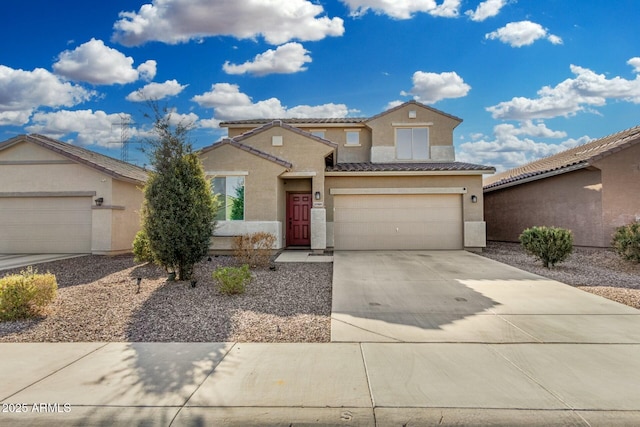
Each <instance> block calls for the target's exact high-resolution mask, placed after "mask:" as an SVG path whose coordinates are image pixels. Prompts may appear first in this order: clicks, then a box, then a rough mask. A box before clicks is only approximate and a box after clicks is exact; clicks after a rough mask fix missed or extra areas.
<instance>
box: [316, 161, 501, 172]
mask: <svg viewBox="0 0 640 427" xmlns="http://www.w3.org/2000/svg"><path fill="white" fill-rule="evenodd" d="M326 171H327V172H433V171H443V172H455V171H482V172H488V173H489V172H494V171H495V168H493V167H491V166H483V165H474V164H472V163H463V162H429V163H426V162H425V163H371V162H362V163H338V164H336V165H334V166H328V167H327V169H326Z"/></svg>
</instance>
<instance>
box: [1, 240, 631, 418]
mask: <svg viewBox="0 0 640 427" xmlns="http://www.w3.org/2000/svg"><path fill="white" fill-rule="evenodd" d="M424 255H426V256H424ZM334 256H335V259H334V275H335V277H334V298H335V299H334V319H333V322H334V325H335V326H336V335H335V336H334V339H338V338H339V339H342V340H345V342H332V343H323V344H261V343H27V344H9V343H2V344H0V378H2V381H1V382H0V402H1V403H2V409H3V412H0V425H23V424H24V425H42V426H45V425H47V426H48V425H161V426H169V425H172V426H191V425H198V426H199V425H241V426H265V425H296V424H307V425H355V426H374V425H381V426H387V425H420V426H421V425H510V426H512V425H513V426H516V425H572V426H573V425H579V426H589V425H591V426H595V425H606V426H612V425H613V426H615V425H640V339H639V338H640V337H639V336H638V330H640V311H637V310H634V309H630V308H629V307H626V306H622V305H619V304H616V303H613V302H610V301H608V300H605V299H602V298H600V297H596V296H591V295H589V294H584V295H583V294H582V293H581V292H580V291H577V290H575V289H573V288H571V287H568V286H566V285H562V284H560V283H557V282H553V281H549V280H546V279H543V278H540V277H539V276H535V275H529V273H524V272H520V271H519V270H517V269H512V268H511V267H507V266H503V265H502V264H499V263H496V262H494V261H490V260H487V259H484V258H481V257H479V256H476V255H473V254H467V253H464V252H450V253H442V254H440V253H438V254H436V253H430V252H429V253H426V252H425V253H375V252H370V253H351V252H349V253H343V252H337V253H335V254H334ZM368 258H370V259H369V260H367V259H368ZM392 260H393V261H392ZM394 265H397V266H402V265H404V268H400V267H397V266H395V267H394ZM461 265H462V266H464V268H462V267H460V266H461ZM396 270H399V272H401V273H402V275H401V276H398V271H396ZM368 271H370V273H367V272H368ZM420 271H422V274H419V272H420ZM432 271H439V275H441V276H443V277H445V276H446V277H448V279H446V280H445V279H433V281H434V282H436V281H437V280H444V281H443V282H442V283H443V285H442V286H444V288H441V289H440V288H438V287H437V286H435V283H425V282H421V281H423V276H425V274H426V273H428V274H426V277H435V276H433V273H432ZM373 277H377V279H375V280H376V281H377V283H374V279H373ZM363 279H366V280H363ZM447 280H451V282H447ZM365 282H366V283H365ZM413 282H416V283H413ZM418 282H421V283H422V285H419V284H418ZM348 283H350V286H351V287H352V288H353V289H341V286H347V284H348ZM367 283H368V285H367ZM384 283H386V284H387V286H388V287H389V288H390V289H391V290H390V291H385V290H384V289H383V284H384ZM421 289H422V293H421ZM574 291H575V292H574ZM403 294H404V295H405V297H404V299H405V300H407V299H408V300H411V301H405V302H402V301H401V300H402V299H403ZM583 296H584V297H585V298H584V299H583ZM374 297H375V298H374ZM456 298H458V299H456ZM462 299H464V300H465V301H463V300H462ZM349 301H351V302H352V304H349ZM371 303H374V304H371ZM425 304H426V305H427V306H428V307H431V308H432V312H433V313H434V316H433V317H431V316H430V315H429V312H428V311H427V310H425V309H423V308H421V307H422V305H425ZM457 304H461V305H457ZM400 307H404V308H406V309H408V310H410V311H409V312H410V314H411V316H407V317H403V316H401V314H402V313H401V312H399V311H398V310H399V308H400ZM363 308H365V309H366V310H363ZM376 310H378V311H376ZM343 315H344V316H349V319H348V320H349V321H350V323H345V318H340V317H341V316H343ZM336 316H337V317H336ZM477 318H479V319H478V320H474V319H477ZM484 318H486V319H493V320H492V321H491V322H493V323H495V324H499V323H500V322H502V323H504V324H506V326H504V325H503V326H501V327H500V328H499V329H500V331H501V332H499V333H494V332H492V331H491V327H490V325H488V324H487V323H483V322H489V320H486V319H485V320H482V319H484ZM359 319H362V321H361V322H360V320H359ZM358 322H360V323H358ZM336 323H342V325H336ZM418 330H423V331H424V332H423V333H419V332H418ZM363 331H364V332H363ZM482 331H484V332H482ZM337 334H339V335H337ZM358 334H362V336H361V337H360V338H362V339H361V340H360V341H356V338H357V335H358ZM474 334H476V337H475V338H473V336H474ZM500 336H502V337H503V339H502V340H501V339H499V337H500ZM360 338H358V339H360ZM411 339H416V340H414V341H412V340H411ZM418 340H421V341H423V342H418ZM5 408H6V411H5ZM18 411H21V412H18Z"/></svg>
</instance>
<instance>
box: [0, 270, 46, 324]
mask: <svg viewBox="0 0 640 427" xmlns="http://www.w3.org/2000/svg"><path fill="white" fill-rule="evenodd" d="M57 290H58V283H57V282H56V276H54V275H53V274H51V273H47V274H38V270H34V269H33V268H32V267H28V268H27V269H26V270H23V271H21V272H20V274H12V275H9V276H6V277H3V278H2V279H0V320H17V319H25V318H28V317H33V316H36V315H38V314H40V313H42V311H43V310H44V308H45V307H46V306H47V305H48V304H49V303H50V302H51V301H53V300H54V299H55V297H56V292H57Z"/></svg>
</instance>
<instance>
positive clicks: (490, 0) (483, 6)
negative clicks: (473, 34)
mask: <svg viewBox="0 0 640 427" xmlns="http://www.w3.org/2000/svg"><path fill="white" fill-rule="evenodd" d="M507 2H508V0H486V1H483V2H482V3H480V4H479V5H478V7H477V8H476V10H475V11H474V10H467V11H466V12H465V15H467V16H469V18H471V20H472V21H476V22H482V21H484V20H485V19H487V18H491V17H493V16H496V15H497V14H498V13H500V9H502V8H503V7H504V6H505V5H506V4H507Z"/></svg>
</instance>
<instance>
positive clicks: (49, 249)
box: [0, 197, 91, 253]
mask: <svg viewBox="0 0 640 427" xmlns="http://www.w3.org/2000/svg"><path fill="white" fill-rule="evenodd" d="M0 236H2V238H1V239H0V253H56V252H57V253H89V252H91V198H90V197H16V198H0Z"/></svg>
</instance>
